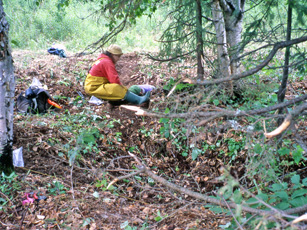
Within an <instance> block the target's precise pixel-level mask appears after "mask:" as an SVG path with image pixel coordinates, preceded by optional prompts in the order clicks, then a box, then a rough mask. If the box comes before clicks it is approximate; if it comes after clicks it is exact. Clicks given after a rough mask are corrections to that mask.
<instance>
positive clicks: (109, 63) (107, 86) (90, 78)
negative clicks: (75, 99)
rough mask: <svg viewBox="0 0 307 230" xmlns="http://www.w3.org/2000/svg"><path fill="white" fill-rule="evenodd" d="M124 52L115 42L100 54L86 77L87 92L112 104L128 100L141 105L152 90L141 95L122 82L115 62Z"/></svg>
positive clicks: (147, 99)
mask: <svg viewBox="0 0 307 230" xmlns="http://www.w3.org/2000/svg"><path fill="white" fill-rule="evenodd" d="M122 54H123V52H122V49H121V48H120V47H119V46H118V45H115V44H113V45H110V46H109V47H108V48H107V50H106V51H105V52H104V53H102V54H100V56H99V57H98V59H97V60H96V61H95V62H94V64H93V65H92V68H91V69H90V71H89V73H88V75H87V77H86V79H85V83H84V90H85V92H86V93H87V94H89V95H93V96H95V97H97V98H100V99H103V100H107V101H109V102H110V103H111V104H117V103H116V102H120V103H119V104H122V103H125V102H128V103H132V104H137V105H139V104H142V103H144V102H147V101H149V97H150V92H147V93H146V94H145V95H144V96H139V95H136V94H134V93H132V92H131V91H129V90H128V89H127V88H126V87H125V86H123V85H122V84H121V82H120V79H119V77H118V73H117V71H116V69H115V64H116V63H117V62H118V60H119V59H120V57H121V55H122ZM112 102H115V103H112Z"/></svg>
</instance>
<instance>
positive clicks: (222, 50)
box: [212, 0, 230, 78]
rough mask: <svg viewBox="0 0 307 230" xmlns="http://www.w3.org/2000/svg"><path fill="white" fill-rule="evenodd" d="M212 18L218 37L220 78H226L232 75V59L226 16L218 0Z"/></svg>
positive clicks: (215, 1)
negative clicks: (229, 49) (230, 57)
mask: <svg viewBox="0 0 307 230" xmlns="http://www.w3.org/2000/svg"><path fill="white" fill-rule="evenodd" d="M212 18H213V20H214V26H215V31H216V39H217V53H218V61H219V73H218V76H219V77H220V78H226V77H229V76H230V59H229V54H228V49H227V40H226V30H225V21H224V16H223V12H222V9H221V7H220V4H219V1H218V0H214V1H213V2H212Z"/></svg>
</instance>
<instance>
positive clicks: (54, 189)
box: [47, 180, 68, 195]
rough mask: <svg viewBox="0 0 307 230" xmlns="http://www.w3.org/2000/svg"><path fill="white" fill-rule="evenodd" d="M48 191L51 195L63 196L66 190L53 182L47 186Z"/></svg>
mask: <svg viewBox="0 0 307 230" xmlns="http://www.w3.org/2000/svg"><path fill="white" fill-rule="evenodd" d="M47 187H48V191H49V193H50V194H52V195H60V194H65V193H66V191H67V190H68V188H66V187H65V186H64V185H63V184H62V183H61V182H59V181H57V180H54V181H52V183H49V184H48V185H47Z"/></svg>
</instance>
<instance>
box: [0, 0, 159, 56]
mask: <svg viewBox="0 0 307 230" xmlns="http://www.w3.org/2000/svg"><path fill="white" fill-rule="evenodd" d="M60 2H61V1H58V0H50V1H41V3H40V4H36V1H30V0H4V1H3V4H4V11H5V13H6V16H7V20H8V21H9V24H10V38H11V44H12V48H15V49H16V48H18V49H32V50H38V49H47V48H49V47H50V46H51V45H52V44H53V43H61V44H63V45H65V47H66V49H67V50H68V51H71V52H78V51H82V50H83V49H84V48H85V47H86V46H87V45H89V44H91V43H93V42H95V41H97V40H98V39H99V38H100V37H101V36H102V35H103V34H104V33H105V32H107V30H108V28H107V25H108V23H109V22H108V21H107V20H106V19H105V18H103V17H102V16H99V13H98V14H93V12H94V11H95V10H99V6H98V5H97V4H95V2H93V1H87V2H83V1H77V0H73V1H72V3H71V4H69V5H68V6H67V7H60V5H59V3H60ZM160 13H161V12H160ZM160 13H158V14H155V15H154V16H153V17H152V18H151V19H150V18H148V17H147V16H143V17H142V18H141V20H138V21H137V23H136V25H134V26H133V27H128V28H127V29H126V30H125V31H123V33H121V34H119V35H118V36H117V37H116V40H113V41H112V42H116V43H118V44H120V45H121V46H122V47H124V51H125V52H131V51H134V50H138V51H140V50H147V51H156V50H157V49H158V43H157V42H156V41H155V40H156V39H158V37H159V33H160V29H162V26H160V25H158V24H157V19H159V17H160V16H159V15H160ZM162 14H163V13H161V15H162ZM157 17H158V18H157Z"/></svg>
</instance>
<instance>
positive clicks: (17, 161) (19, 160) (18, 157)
mask: <svg viewBox="0 0 307 230" xmlns="http://www.w3.org/2000/svg"><path fill="white" fill-rule="evenodd" d="M13 165H14V166H15V167H24V162H23V155H22V147H20V148H19V149H15V150H14V151H13Z"/></svg>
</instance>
